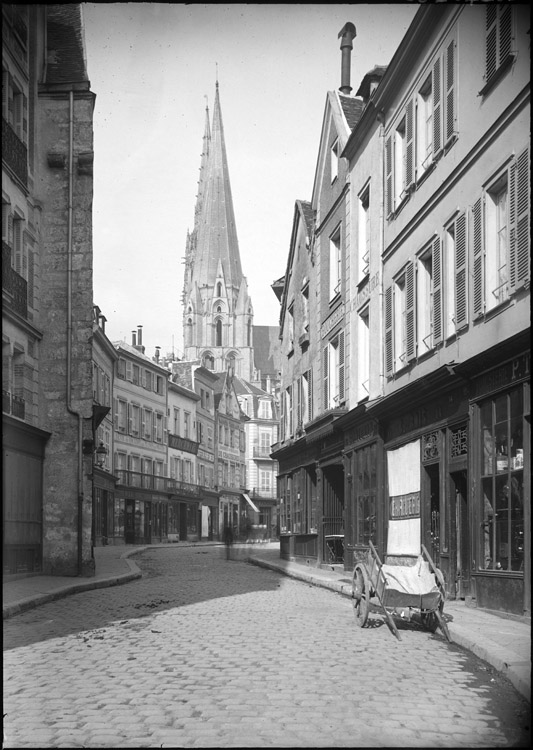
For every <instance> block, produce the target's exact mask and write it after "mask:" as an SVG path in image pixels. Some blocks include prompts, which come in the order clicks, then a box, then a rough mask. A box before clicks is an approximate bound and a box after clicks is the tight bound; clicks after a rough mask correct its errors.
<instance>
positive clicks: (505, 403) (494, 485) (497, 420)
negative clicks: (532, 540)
mask: <svg viewBox="0 0 533 750" xmlns="http://www.w3.org/2000/svg"><path fill="white" fill-rule="evenodd" d="M479 416H480V422H481V431H480V440H481V446H480V449H481V462H482V465H481V501H482V508H481V512H482V518H483V521H482V524H481V528H482V538H481V555H480V556H479V560H480V562H479V565H480V567H481V568H483V569H485V570H504V571H505V570H508V571H521V570H523V566H524V494H523V484H524V468H523V467H524V443H523V391H522V388H521V387H519V388H515V389H513V390H512V391H510V392H509V393H504V394H501V395H499V396H497V397H495V398H493V399H490V400H488V401H485V402H484V403H483V404H482V405H481V406H480V409H479Z"/></svg>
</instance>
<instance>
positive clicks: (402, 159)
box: [393, 117, 407, 207]
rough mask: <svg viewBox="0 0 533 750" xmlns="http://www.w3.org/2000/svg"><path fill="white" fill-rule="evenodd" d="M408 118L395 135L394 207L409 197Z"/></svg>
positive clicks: (399, 126) (403, 121)
mask: <svg viewBox="0 0 533 750" xmlns="http://www.w3.org/2000/svg"><path fill="white" fill-rule="evenodd" d="M405 123H406V118H405V117H404V118H403V119H402V120H401V122H400V123H399V125H398V126H397V127H396V131H395V133H394V162H393V163H394V206H395V207H398V206H399V205H400V203H401V202H402V201H403V200H404V198H406V197H407V193H406V187H407V185H406V125H405Z"/></svg>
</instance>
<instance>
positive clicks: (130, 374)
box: [126, 362, 133, 383]
mask: <svg viewBox="0 0 533 750" xmlns="http://www.w3.org/2000/svg"><path fill="white" fill-rule="evenodd" d="M126 380H129V381H130V383H131V382H133V365H132V363H131V362H126Z"/></svg>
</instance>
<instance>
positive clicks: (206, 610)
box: [4, 547, 530, 748]
mask: <svg viewBox="0 0 533 750" xmlns="http://www.w3.org/2000/svg"><path fill="white" fill-rule="evenodd" d="M235 553H236V554H237V551H236V550H235ZM135 560H136V562H137V563H138V564H139V565H140V566H141V568H142V570H143V578H142V579H140V580H138V581H134V582H132V583H129V584H127V585H125V586H120V587H113V588H109V589H98V590H94V591H88V592H84V593H81V594H77V595H74V596H71V597H68V598H66V599H61V600H59V601H56V602H51V603H49V604H45V605H43V606H42V607H39V608H38V609H34V610H31V611H28V612H26V613H23V614H20V615H17V616H15V617H13V618H11V619H10V620H8V621H5V622H4V747H5V748H19V747H20V748H23V747H26V748H35V747H43V748H48V747H53V748H61V747H90V748H100V747H110V748H115V747H118V748H126V747H483V748H488V747H529V735H528V730H527V724H528V723H529V712H530V709H529V705H528V704H527V702H526V701H525V700H524V699H523V698H522V697H521V696H520V695H519V694H518V693H517V692H516V691H515V689H514V688H513V687H512V685H510V683H508V682H507V681H506V680H505V679H504V678H503V677H501V676H500V675H499V674H498V673H497V672H495V671H494V670H492V669H491V667H489V666H488V665H487V664H485V663H484V662H482V661H480V660H479V659H477V657H474V656H472V655H471V654H469V653H467V652H464V651H462V650H461V649H460V648H459V647H458V646H454V645H453V644H452V645H449V644H447V643H446V642H445V641H444V639H443V638H442V637H441V636H435V635H431V634H430V633H428V632H426V631H423V630H421V629H419V628H418V627H417V626H416V625H414V624H409V623H405V624H404V623H400V626H401V627H402V642H398V641H397V639H396V638H394V637H393V636H392V635H391V633H390V631H389V630H388V628H387V627H386V625H384V624H383V621H382V618H378V617H375V618H373V619H372V620H371V623H372V625H373V627H369V628H365V629H360V628H357V627H356V626H355V624H354V619H353V613H352V607H351V602H350V600H349V599H347V598H345V597H342V596H339V595H338V594H335V593H333V592H331V591H327V590H325V589H321V588H316V587H313V586H310V585H308V584H306V583H303V582H301V581H296V580H294V579H290V578H285V577H283V576H281V575H280V574H278V573H275V572H273V571H270V570H265V569H262V568H258V567H256V566H252V565H249V564H247V563H245V562H244V561H242V560H239V559H234V560H230V561H227V560H226V559H225V553H224V551H223V550H221V549H220V548H213V547H211V548H207V549H203V550H199V549H198V548H188V549H182V550H176V549H172V548H170V549H153V550H147V551H145V552H143V553H142V554H141V555H139V556H136V558H135Z"/></svg>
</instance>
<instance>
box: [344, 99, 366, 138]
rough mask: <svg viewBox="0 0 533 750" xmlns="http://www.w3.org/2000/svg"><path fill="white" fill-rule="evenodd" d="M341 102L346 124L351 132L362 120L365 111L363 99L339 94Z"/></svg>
mask: <svg viewBox="0 0 533 750" xmlns="http://www.w3.org/2000/svg"><path fill="white" fill-rule="evenodd" d="M339 101H340V103H341V107H342V111H343V112H344V116H345V117H346V122H347V123H348V127H349V128H350V130H353V129H354V128H355V126H356V125H357V123H358V122H359V120H360V118H361V112H362V111H363V106H364V105H363V102H362V101H361V99H355V98H354V97H353V96H345V95H344V94H340V93H339Z"/></svg>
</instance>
